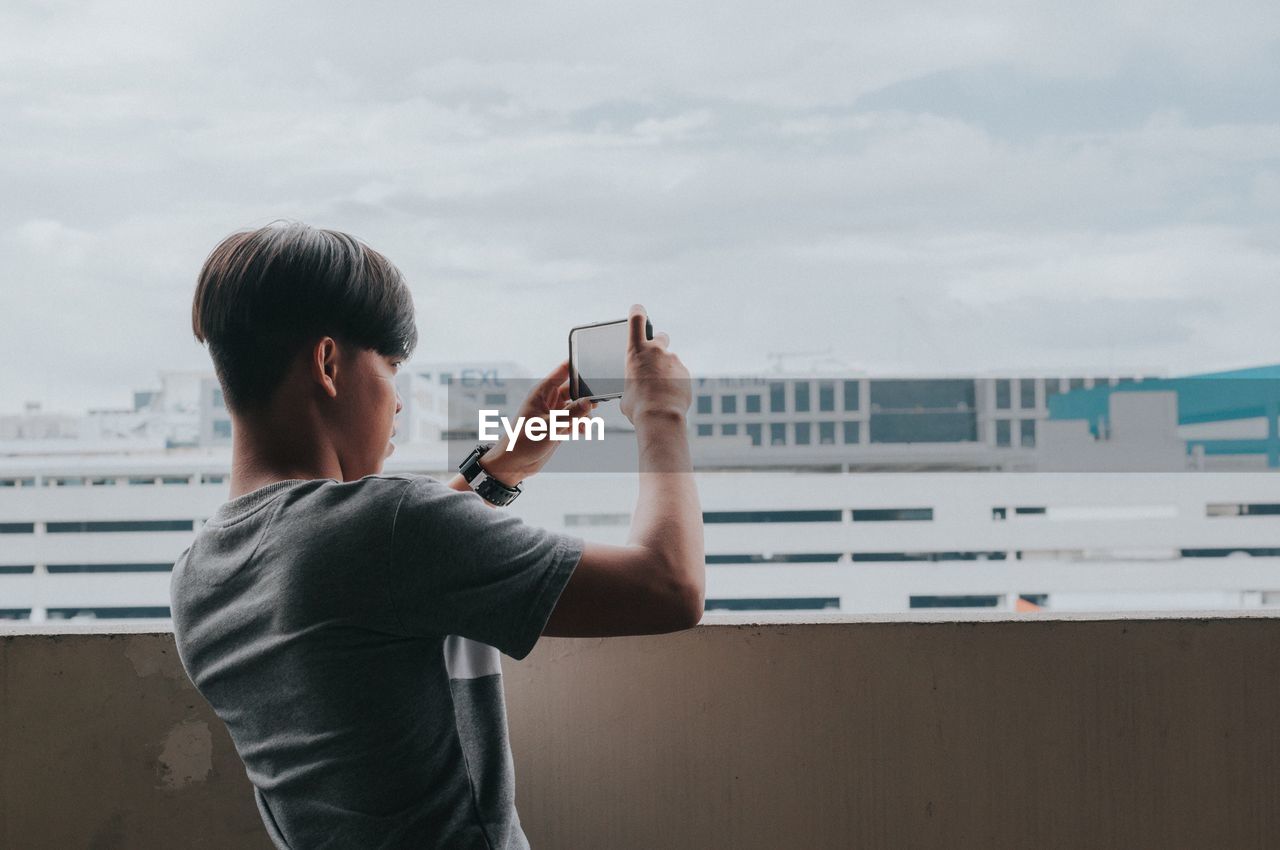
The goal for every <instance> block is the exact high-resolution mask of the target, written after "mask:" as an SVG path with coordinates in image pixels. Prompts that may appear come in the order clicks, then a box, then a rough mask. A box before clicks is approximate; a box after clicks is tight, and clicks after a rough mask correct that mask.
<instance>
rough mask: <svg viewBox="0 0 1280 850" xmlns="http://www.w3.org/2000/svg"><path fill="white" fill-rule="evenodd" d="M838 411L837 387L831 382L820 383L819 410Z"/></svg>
mask: <svg viewBox="0 0 1280 850" xmlns="http://www.w3.org/2000/svg"><path fill="white" fill-rule="evenodd" d="M835 409H836V385H835V384H833V383H831V382H830V381H819V382H818V410H821V411H824V412H830V411H832V410H835Z"/></svg>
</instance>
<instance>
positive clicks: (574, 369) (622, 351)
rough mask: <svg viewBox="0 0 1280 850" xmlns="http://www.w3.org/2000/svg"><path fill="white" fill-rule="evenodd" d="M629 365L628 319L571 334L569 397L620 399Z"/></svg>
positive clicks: (601, 324)
mask: <svg viewBox="0 0 1280 850" xmlns="http://www.w3.org/2000/svg"><path fill="white" fill-rule="evenodd" d="M626 365H627V320H626V319H619V320H618V321H616V322H601V323H599V324H595V325H583V326H582V327H578V328H574V329H573V330H571V331H569V394H570V396H572V397H573V398H575V399H578V398H594V399H605V398H619V397H620V396H621V395H622V382H623V377H624V375H625V370H626Z"/></svg>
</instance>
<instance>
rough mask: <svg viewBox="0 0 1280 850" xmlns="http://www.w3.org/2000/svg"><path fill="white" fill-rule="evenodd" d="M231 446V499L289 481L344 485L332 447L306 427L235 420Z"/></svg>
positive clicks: (338, 462)
mask: <svg viewBox="0 0 1280 850" xmlns="http://www.w3.org/2000/svg"><path fill="white" fill-rule="evenodd" d="M232 434H233V438H232V443H231V494H230V495H231V498H233V499H234V498H236V497H237V496H243V495H244V494H245V493H252V492H253V491H254V490H257V489H259V488H261V487H265V486H267V485H268V484H274V483H275V482H277V481H287V480H290V479H313V478H333V479H335V480H337V481H345V480H346V478H345V476H344V475H343V471H342V464H341V462H340V460H339V458H338V454H337V452H336V451H334V449H333V446H332V445H330V444H329V442H328V441H327V440H325V439H324V438H323V437H322V436H321V435H320V434H318V433H317V432H316V429H314V428H311V427H309V426H308V423H304V422H295V423H290V425H289V426H288V427H286V426H284V425H281V424H277V423H272V422H270V421H268V420H265V419H263V418H257V419H249V418H235V420H234V424H233V430H232Z"/></svg>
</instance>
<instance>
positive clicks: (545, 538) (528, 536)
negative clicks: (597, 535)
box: [388, 476, 584, 659]
mask: <svg viewBox="0 0 1280 850" xmlns="http://www.w3.org/2000/svg"><path fill="white" fill-rule="evenodd" d="M391 528H392V530H391V554H390V569H389V573H388V583H389V585H390V587H389V591H390V594H391V604H392V606H393V607H394V609H395V611H396V615H397V616H398V618H399V620H400V624H401V627H402V628H403V629H404V630H405V631H406V632H408V633H410V634H415V635H427V634H438V635H458V636H460V637H465V638H470V639H471V640H476V641H480V642H481V643H486V644H488V645H489V646H492V647H496V648H497V649H499V650H501V651H502V652H504V653H506V654H507V655H509V656H511V657H512V658H516V659H520V658H524V657H525V656H526V655H528V654H529V652H530V651H531V650H532V649H533V646H534V644H536V643H537V642H538V637H539V636H540V635H541V634H542V630H543V628H544V627H545V626H546V623H547V620H548V618H550V616H551V611H552V609H553V608H554V607H555V604H556V600H557V599H559V598H560V592H561V591H562V590H563V589H564V586H565V585H566V584H567V583H568V581H569V577H570V575H572V573H573V570H574V568H575V567H576V566H577V564H578V560H579V559H580V558H581V557H582V547H583V545H584V543H583V540H582V538H580V537H575V536H573V535H569V534H562V533H560V532H555V531H550V530H548V529H545V528H540V527H538V526H534V525H529V524H528V523H526V522H524V521H523V520H521V519H520V518H519V517H516V516H514V515H512V514H510V513H505V512H503V511H501V510H495V509H494V508H491V507H489V506H488V505H487V504H485V502H484V501H483V500H482V499H481V498H480V497H479V496H478V495H476V494H474V493H463V492H461V491H458V490H454V489H453V488H452V487H449V486H448V485H447V484H444V483H442V482H440V481H437V480H436V479H434V478H430V477H428V476H422V477H414V478H411V479H408V480H407V482H406V484H405V486H404V488H403V490H402V492H401V496H400V499H399V501H398V503H397V506H396V509H395V515H394V518H393V520H392V526H391Z"/></svg>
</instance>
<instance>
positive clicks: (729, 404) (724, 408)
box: [720, 395, 738, 413]
mask: <svg viewBox="0 0 1280 850" xmlns="http://www.w3.org/2000/svg"><path fill="white" fill-rule="evenodd" d="M720 412H721V413H737V412H738V397H737V396H736V395H722V396H720Z"/></svg>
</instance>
